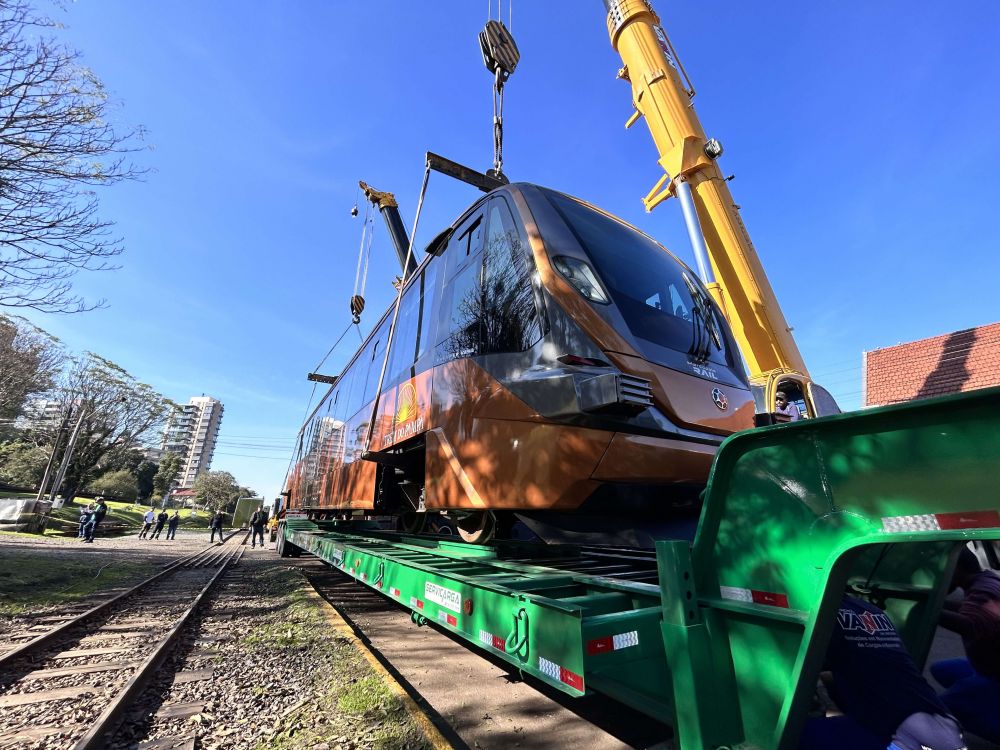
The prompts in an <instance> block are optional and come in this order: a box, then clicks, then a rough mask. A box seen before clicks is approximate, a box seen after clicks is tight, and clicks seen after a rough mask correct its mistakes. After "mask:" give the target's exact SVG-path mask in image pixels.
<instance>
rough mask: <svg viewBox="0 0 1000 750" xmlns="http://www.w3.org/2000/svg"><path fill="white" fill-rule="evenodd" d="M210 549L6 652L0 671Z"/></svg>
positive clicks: (229, 537)
mask: <svg viewBox="0 0 1000 750" xmlns="http://www.w3.org/2000/svg"><path fill="white" fill-rule="evenodd" d="M236 533H237V532H235V531H234V532H233V533H232V534H230V535H229V536H228V537H227V538H226V539H225V541H224V542H223V544H225V543H226V542H227V541H229V540H230V539H232V538H233V537H234V536H236ZM210 549H214V547H208V548H206V549H204V550H201V551H199V552H194V553H192V554H190V555H185V556H184V557H182V558H181V559H180V560H178V561H176V562H173V563H170V565H169V566H168V567H166V568H164V569H163V570H161V571H160V572H159V573H155V574H154V575H152V576H150V577H149V578H147V579H146V580H144V581H141V582H139V583H137V584H136V585H135V586H133V587H132V588H130V589H128V590H126V591H123V592H122V593H120V594H118V595H117V596H113V597H112V598H110V599H108V600H106V601H103V602H101V603H100V604H97V605H95V606H94V607H92V608H91V609H88V610H87V611H85V612H83V613H81V614H79V615H77V616H76V617H74V618H72V619H70V620H66V621H65V622H63V623H61V624H59V625H56V626H54V627H53V628H52V629H50V630H47V631H45V632H44V633H42V634H41V635H39V636H38V637H37V638H32V639H31V640H30V641H28V642H27V643H22V644H21V645H20V646H17V647H16V648H14V649H12V650H10V651H8V652H6V653H5V654H2V655H0V669H2V668H3V667H4V666H6V665H7V664H10V663H11V662H13V661H15V660H16V659H18V658H20V657H22V656H24V655H25V654H28V653H30V652H31V651H33V650H35V649H37V648H40V647H41V646H45V645H47V644H49V643H50V642H52V641H53V640H55V639H57V638H58V637H59V636H61V635H63V634H65V633H67V632H68V631H70V630H72V629H73V628H75V627H76V626H78V625H81V624H83V623H84V622H85V621H86V620H88V619H90V618H91V617H94V616H95V615H99V614H101V613H102V612H106V611H108V610H110V609H111V608H112V607H114V606H115V605H116V604H119V603H121V602H123V601H124V600H126V599H128V598H129V597H131V596H134V595H135V594H137V593H139V592H140V591H141V590H142V589H144V588H146V587H147V586H148V585H149V584H151V583H153V582H155V581H158V580H160V579H161V578H164V577H165V576H168V575H169V574H171V573H173V572H175V571H176V570H178V569H179V568H181V567H183V566H186V565H188V564H189V562H190V561H191V560H193V559H195V558H197V557H198V556H200V555H203V554H205V553H206V552H208V551H209V550H210Z"/></svg>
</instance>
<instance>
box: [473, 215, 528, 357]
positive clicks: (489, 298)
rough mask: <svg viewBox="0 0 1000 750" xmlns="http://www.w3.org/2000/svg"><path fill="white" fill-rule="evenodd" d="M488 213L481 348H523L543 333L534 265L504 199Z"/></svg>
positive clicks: (482, 350) (485, 350) (484, 351)
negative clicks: (534, 279) (532, 286)
mask: <svg viewBox="0 0 1000 750" xmlns="http://www.w3.org/2000/svg"><path fill="white" fill-rule="evenodd" d="M488 213H489V225H488V228H487V233H486V251H485V253H484V269H483V289H482V295H481V300H482V301H481V304H480V306H479V312H480V314H481V320H480V326H479V327H480V330H481V333H482V342H481V346H480V349H479V352H480V353H481V354H493V353H496V352H522V351H524V350H525V349H527V348H529V347H530V346H531V345H532V344H534V343H535V342H536V341H538V339H539V337H540V336H541V329H540V327H539V324H538V313H537V311H536V309H535V295H534V291H533V290H532V288H531V268H530V267H529V264H528V258H527V257H526V254H525V251H524V248H523V246H522V243H521V235H520V233H519V232H518V231H517V225H516V224H515V223H514V217H513V216H512V215H511V212H510V209H509V208H508V207H507V204H506V203H505V202H504V201H503V199H495V200H493V201H491V202H490V205H489V211H488Z"/></svg>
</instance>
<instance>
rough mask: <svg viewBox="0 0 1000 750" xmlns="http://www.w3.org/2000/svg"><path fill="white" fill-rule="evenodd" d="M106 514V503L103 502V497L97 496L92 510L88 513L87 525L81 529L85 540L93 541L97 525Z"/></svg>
mask: <svg viewBox="0 0 1000 750" xmlns="http://www.w3.org/2000/svg"><path fill="white" fill-rule="evenodd" d="M107 514H108V504H107V503H106V502H104V498H103V497H99V498H97V501H96V502H95V504H94V512H93V513H91V514H90V520H89V521H87V525H86V526H85V527H84V529H83V531H84V534H85V535H86V537H87V538H86V539H84V541H85V542H93V541H94V534H95V533H97V527H98V526H99V525H100V523H101V521H103V520H104V517H105V516H106V515H107Z"/></svg>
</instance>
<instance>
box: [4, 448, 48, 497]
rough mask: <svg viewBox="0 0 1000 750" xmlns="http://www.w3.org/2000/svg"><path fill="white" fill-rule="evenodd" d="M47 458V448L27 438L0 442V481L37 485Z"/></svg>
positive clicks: (21, 484)
mask: <svg viewBox="0 0 1000 750" xmlns="http://www.w3.org/2000/svg"><path fill="white" fill-rule="evenodd" d="M48 460H49V451H48V450H46V449H44V448H42V447H41V446H38V445H35V444H34V443H32V442H30V441H27V440H18V441H14V442H10V443H4V444H0V482H7V483H8V484H14V485H18V486H21V487H37V486H38V485H40V484H41V483H42V476H43V475H44V474H45V465H46V464H47V463H48Z"/></svg>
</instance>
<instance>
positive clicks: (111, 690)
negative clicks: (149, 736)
mask: <svg viewBox="0 0 1000 750" xmlns="http://www.w3.org/2000/svg"><path fill="white" fill-rule="evenodd" d="M238 534H239V532H234V533H233V534H230V535H229V537H227V538H226V540H225V541H224V542H223V544H222V545H218V546H212V547H208V548H206V549H204V550H202V551H201V552H197V553H194V554H192V555H188V556H186V557H183V558H181V559H180V560H178V561H176V562H174V563H171V564H170V565H168V566H167V567H166V568H164V569H163V570H162V571H160V572H159V573H157V574H155V575H153V576H150V577H149V578H147V579H146V580H145V581H143V582H141V583H139V584H138V585H136V586H133V587H132V588H130V589H128V590H126V591H124V592H122V593H119V594H117V595H115V596H112V597H111V598H109V599H106V600H104V601H101V602H99V603H96V604H93V603H92V606H89V607H88V608H87V609H85V611H83V612H72V613H70V614H65V615H58V616H55V617H53V618H50V619H51V620H52V621H53V622H52V623H51V625H50V627H49V628H48V629H47V630H45V631H44V632H42V633H40V634H38V635H36V636H34V637H32V638H31V639H30V640H28V641H27V642H25V643H21V644H18V645H16V646H14V648H12V649H10V650H9V651H7V652H6V653H4V654H3V655H0V728H2V729H0V748H11V747H31V746H34V744H33V743H44V745H42V744H39V746H44V747H46V748H57V747H58V748H67V749H69V748H72V750H96V749H97V748H104V747H107V746H108V737H109V736H110V735H111V734H112V733H113V732H114V730H115V729H116V727H117V726H118V725H119V723H120V722H121V719H122V717H123V716H124V713H125V711H126V710H127V709H128V708H129V706H130V704H131V703H132V702H133V701H134V700H135V699H136V698H137V697H138V696H139V695H140V694H141V693H142V691H143V689H144V687H145V686H146V685H147V684H148V682H149V681H150V678H151V677H152V676H153V675H154V674H156V673H157V672H158V669H159V667H160V666H161V665H162V664H163V663H164V661H165V660H166V658H167V656H168V655H169V654H170V652H171V650H172V648H173V647H174V645H175V643H176V642H177V640H178V637H179V636H180V635H181V633H182V631H183V630H184V628H185V625H187V623H188V622H189V621H190V620H191V619H192V617H193V616H194V614H195V612H196V611H197V609H198V608H199V606H200V605H201V603H202V602H203V601H204V599H205V598H206V596H207V595H208V593H209V591H211V589H212V587H213V586H214V585H215V583H216V582H217V581H218V580H219V578H220V577H221V576H222V574H223V572H224V571H225V570H226V569H227V568H228V567H230V566H231V565H234V564H235V563H237V562H238V561H239V559H240V558H241V557H242V555H243V551H244V549H245V547H244V545H245V543H246V540H247V538H248V537H249V532H247V533H246V534H245V535H242V542H240V543H234V544H231V543H230V540H232V539H233V538H234V537H237V535H238ZM56 701H59V703H58V704H56V703H55V702H56ZM55 706H57V708H54V707H55Z"/></svg>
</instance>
